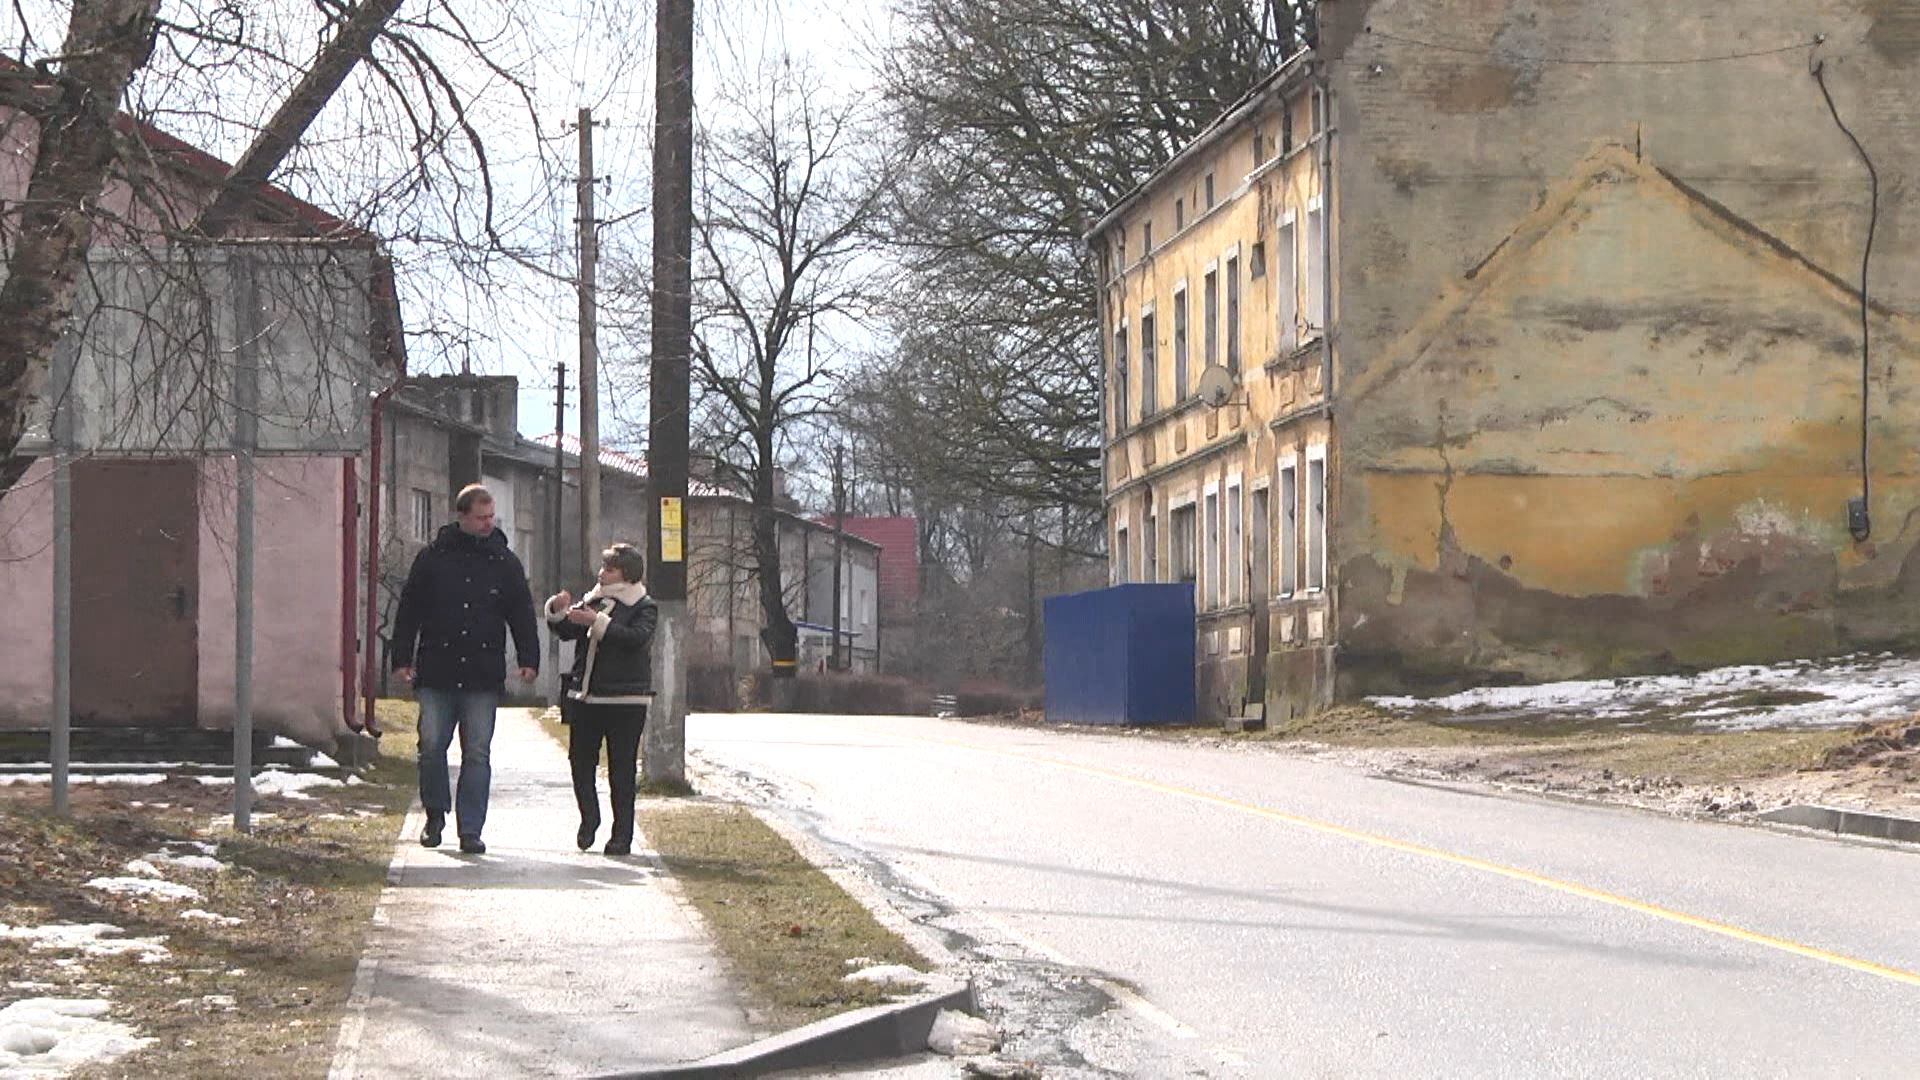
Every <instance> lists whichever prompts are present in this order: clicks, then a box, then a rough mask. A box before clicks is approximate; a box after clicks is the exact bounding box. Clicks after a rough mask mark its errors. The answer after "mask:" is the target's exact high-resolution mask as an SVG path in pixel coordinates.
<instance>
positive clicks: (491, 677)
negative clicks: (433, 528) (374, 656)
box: [392, 525, 540, 693]
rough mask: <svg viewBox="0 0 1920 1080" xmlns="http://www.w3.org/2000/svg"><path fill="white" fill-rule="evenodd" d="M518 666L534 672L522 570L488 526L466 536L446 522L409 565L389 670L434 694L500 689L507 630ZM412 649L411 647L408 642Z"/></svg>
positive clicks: (533, 634)
mask: <svg viewBox="0 0 1920 1080" xmlns="http://www.w3.org/2000/svg"><path fill="white" fill-rule="evenodd" d="M509 630H511V631H512V632H513V648H514V652H515V653H516V654H517V655H518V657H519V660H520V666H521V667H526V668H534V669H536V670H537V669H538V668H539V667H540V635H539V631H538V630H537V629H536V624H535V622H534V617H533V595H532V594H531V593H530V592H528V590H527V572H526V569H525V568H523V567H522V566H521V565H520V560H519V559H518V558H517V557H516V556H515V555H514V554H513V552H512V551H511V550H510V549H508V547H507V538H506V536H505V535H504V534H503V533H501V531H500V530H498V529H495V530H494V531H493V532H491V533H489V534H487V535H486V536H471V535H469V534H467V533H466V532H464V531H462V530H461V528H460V526H459V525H448V526H446V527H444V528H442V529H441V530H440V535H439V536H437V537H435V538H434V541H433V543H431V544H429V545H427V547H426V548H425V550H423V551H421V552H420V554H419V556H417V557H416V558H415V559H414V560H413V570H412V572H410V573H408V574H407V584H406V586H405V587H404V588H402V589H401V590H400V611H399V613H398V614H397V615H395V616H394V620H393V646H392V655H393V666H394V667H396V668H403V667H411V668H413V669H414V678H413V684H414V685H415V686H424V687H427V688H429V689H433V690H486V691H492V692H494V693H500V692H501V691H503V690H504V689H505V688H506V687H505V684H506V659H507V632H508V631H509ZM416 638H418V640H419V647H418V649H417V650H416V649H415V646H414V641H415V639H416Z"/></svg>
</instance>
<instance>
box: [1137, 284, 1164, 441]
mask: <svg viewBox="0 0 1920 1080" xmlns="http://www.w3.org/2000/svg"><path fill="white" fill-rule="evenodd" d="M1159 395H1160V364H1159V359H1158V355H1157V343H1156V342H1155V341H1154V340H1153V312H1151V311H1149V312H1145V313H1143V314H1142V315H1141V316H1140V417H1141V419H1145V418H1147V417H1149V416H1152V415H1153V414H1154V412H1155V411H1156V410H1157V409H1159V407H1160V401H1159Z"/></svg>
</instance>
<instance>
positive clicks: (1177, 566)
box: [1172, 503, 1200, 585]
mask: <svg viewBox="0 0 1920 1080" xmlns="http://www.w3.org/2000/svg"><path fill="white" fill-rule="evenodd" d="M1195 517H1196V515H1195V514H1194V509H1193V504H1192V503H1188V504H1187V505H1185V506H1182V507H1177V508H1175V510H1174V511H1173V540H1172V543H1173V580H1175V581H1184V582H1186V583H1187V584H1189V585H1191V584H1193V583H1194V582H1195V581H1197V580H1199V576H1200V564H1199V560H1198V559H1197V558H1195V555H1196V552H1195V551H1194V548H1195V546H1196V544H1197V542H1198V540H1199V537H1197V536H1195V535H1194V530H1195V528H1196V527H1197V525H1198V522H1197V521H1196V520H1195Z"/></svg>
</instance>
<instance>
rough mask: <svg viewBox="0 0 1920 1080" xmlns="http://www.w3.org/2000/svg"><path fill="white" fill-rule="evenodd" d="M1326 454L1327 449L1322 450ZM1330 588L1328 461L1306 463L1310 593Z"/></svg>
mask: <svg viewBox="0 0 1920 1080" xmlns="http://www.w3.org/2000/svg"><path fill="white" fill-rule="evenodd" d="M1319 449H1320V450H1321V452H1322V453H1325V451H1326V448H1325V447H1324V446H1322V447H1320V448H1319ZM1326 587H1327V459H1326V458H1324V457H1310V458H1308V459H1307V591H1308V592H1319V591H1320V590H1321V589H1324V588H1326Z"/></svg>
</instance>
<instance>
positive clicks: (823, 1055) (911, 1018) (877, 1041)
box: [595, 983, 976, 1080]
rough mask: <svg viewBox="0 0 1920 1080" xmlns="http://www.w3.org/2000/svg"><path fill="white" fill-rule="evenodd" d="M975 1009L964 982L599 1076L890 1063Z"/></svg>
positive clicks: (749, 1072)
mask: <svg viewBox="0 0 1920 1080" xmlns="http://www.w3.org/2000/svg"><path fill="white" fill-rule="evenodd" d="M975 1007H976V1006H975V1003H974V996H973V984H972V983H963V984H959V985H955V986H949V987H947V988H945V989H940V990H934V991H930V992H928V993H925V994H920V995H917V996H915V997H912V998H909V999H907V1000H905V1001H899V1002H894V1003H892V1004H888V1005H874V1006H870V1007H868V1008H865V1009H856V1010H854V1011H852V1012H847V1013H841V1014H840V1015H839V1016H830V1017H827V1018H826V1019H825V1020H819V1021H816V1022H814V1023H811V1024H808V1025H806V1026H805V1027H798V1028H794V1029H793V1030H792V1031H786V1032H782V1033H780V1034H778V1035H774V1036H771V1037H769V1038H765V1039H762V1040H760V1041H759V1042H755V1043H749V1044H747V1045H746V1046H741V1047H736V1048H735V1049H732V1050H726V1051H723V1052H721V1053H718V1054H714V1055H713V1056H711V1057H707V1058H702V1059H701V1060H699V1061H692V1062H687V1063H686V1064H683V1065H669V1066H666V1067H664V1068H658V1069H641V1070H637V1071H634V1072H621V1073H610V1074H606V1075H604V1076H600V1077H596V1078H595V1080H656V1078H658V1080H668V1078H672V1080H737V1078H743V1077H756V1076H766V1075H768V1074H770V1073H777V1072H786V1071H788V1070H792V1069H815V1068H822V1067H827V1066H834V1065H856V1064H863V1063H869V1062H875V1061H886V1060H888V1059H891V1058H898V1057H905V1056H907V1055H909V1054H917V1053H919V1052H920V1051H922V1050H925V1049H927V1036H928V1035H929V1034H931V1033H932V1031H933V1023H934V1019H935V1018H936V1017H938V1016H939V1015H940V1013H941V1012H943V1011H946V1010H950V1009H951V1010H955V1011H959V1012H967V1013H971V1012H973V1011H974V1009H975Z"/></svg>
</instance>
